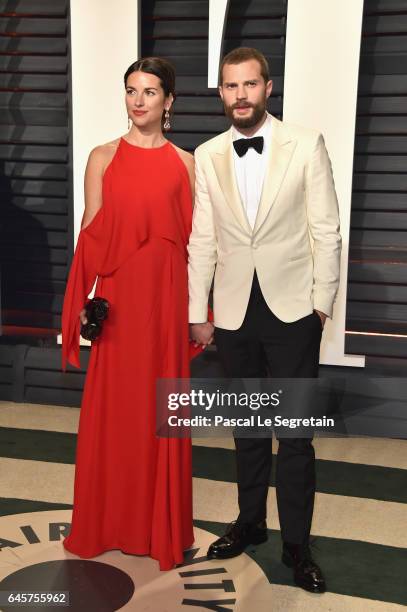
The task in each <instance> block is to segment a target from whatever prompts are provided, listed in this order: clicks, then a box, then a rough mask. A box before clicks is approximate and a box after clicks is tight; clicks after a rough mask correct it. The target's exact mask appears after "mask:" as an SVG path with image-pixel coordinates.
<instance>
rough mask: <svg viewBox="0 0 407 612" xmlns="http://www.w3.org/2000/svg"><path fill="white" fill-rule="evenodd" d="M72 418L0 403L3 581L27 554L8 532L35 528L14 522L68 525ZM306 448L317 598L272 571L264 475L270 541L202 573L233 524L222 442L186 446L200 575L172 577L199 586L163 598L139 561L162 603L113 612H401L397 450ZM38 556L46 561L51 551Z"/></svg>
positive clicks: (406, 491)
mask: <svg viewBox="0 0 407 612" xmlns="http://www.w3.org/2000/svg"><path fill="white" fill-rule="evenodd" d="M78 415H79V410H78V409H76V408H64V407H60V406H41V405H35V404H12V403H9V402H0V495H1V498H0V529H1V532H0V538H1V539H0V546H1V555H0V563H1V562H3V565H2V566H1V567H3V573H2V574H1V576H2V577H4V576H5V575H7V573H10V571H11V569H12V568H14V569H15V567H17V565H18V563H20V564H21V563H22V559H23V558H24V557H27V555H28V553H24V554H23V552H24V550H25V549H26V548H27V546H25V547H24V546H21V547H19V546H14V547H13V546H12V545H11V546H10V544H8V542H10V541H11V542H13V541H14V542H16V540H17V536H16V525H17V523H16V521H17V522H18V521H20V523H21V519H22V518H23V519H27V520H23V521H22V523H23V524H28V523H27V521H28V519H30V520H31V521H34V522H35V518H36V517H40V514H26V515H25V517H18V516H17V517H16V516H15V515H19V514H20V513H44V517H46V516H48V515H47V514H46V513H47V512H48V513H51V514H49V516H53V514H52V511H54V512H56V514H55V516H59V515H58V512H61V511H64V512H61V514H60V516H63V517H65V520H69V516H70V513H69V509H70V508H71V504H72V492H73V475H74V456H75V444H76V430H77V423H78ZM314 446H315V450H316V456H317V488H318V492H317V496H316V503H315V512H314V520H313V526H312V536H313V542H312V546H313V550H314V554H315V557H316V558H317V559H318V561H319V562H320V565H321V566H322V567H323V569H324V572H325V574H326V578H327V584H328V592H327V593H325V594H324V595H316V596H315V595H311V594H308V593H306V592H304V591H302V590H300V589H298V588H295V587H294V586H293V583H292V578H291V572H290V570H288V569H287V568H285V567H284V566H283V565H282V564H281V563H280V551H281V543H280V533H279V525H278V519H277V511H276V501H275V489H274V486H273V484H274V475H273V480H272V483H271V486H270V490H269V496H268V527H269V530H270V534H269V536H270V537H269V541H268V542H267V543H266V544H263V545H262V546H258V547H257V548H256V549H253V550H249V551H248V554H247V555H243V556H242V557H241V559H240V560H239V561H233V560H230V561H228V562H225V563H224V568H222V569H219V568H218V569H213V567H214V566H213V565H212V566H211V565H210V563H209V564H208V563H206V564H205V561H204V558H203V557H202V555H203V553H204V550H203V547H205V546H206V545H207V543H208V542H210V541H211V539H213V538H212V536H211V533H212V534H221V533H222V532H223V529H224V523H227V522H229V521H231V520H233V519H234V518H236V515H237V505H236V486H235V480H236V476H235V466H234V452H233V442H232V440H220V439H205V440H204V439H200V440H194V448H193V470H194V517H195V525H196V527H197V533H199V537H198V538H197V542H198V546H202V550H200V551H199V553H198V555H201V557H199V559H200V561H199V559H198V557H196V558H195V561H193V563H192V562H191V563H192V564H190V566H189V567H186V569H188V570H190V569H191V568H194V567H195V568H198V567H199V568H200V567H201V565H199V563H201V564H203V565H202V567H205V569H204V570H200V571H199V572H197V571H195V573H194V572H192V573H191V572H189V573H188V572H181V571H178V573H177V576H178V577H179V576H181V577H183V579H186V578H185V576H187V577H188V576H189V577H190V578H191V580H192V579H193V580H196V579H197V576H201V577H200V578H199V579H200V580H201V582H200V583H199V584H198V583H196V584H195V585H194V586H193V587H191V586H189V587H187V586H185V585H184V586H183V587H182V588H181V587H180V585H178V586H175V582H174V584H172V583H171V582H168V584H167V586H166V587H165V588H164V587H163V584H164V582H165V581H170V577H165V578H164V577H163V575H162V573H161V574H160V573H159V572H158V571H157V570H156V567H155V565H154V563H155V562H151V563H150V562H149V561H148V560H146V559H143V558H142V559H139V558H138V559H137V564H138V565H137V567H140V568H141V570H140V571H141V572H143V571H144V570H143V567H144V568H145V569H146V568H147V566H148V571H149V572H152V573H153V574H154V572H156V580H158V578H159V579H160V580H161V582H160V583H159V584H160V588H159V590H160V592H161V593H162V595H161V596H162V599H160V602H161V603H158V600H157V603H156V604H155V607H153V608H152V607H151V601H152V599H151V597H150V598H149V597H147V596H145V597H144V599H139V600H137V601H138V603H129V604H127V605H126V606H125V607H123V609H126V610H127V609H128V610H154V612H164V611H167V610H168V611H169V612H173V611H174V610H183V611H186V610H188V609H190V610H198V609H201V610H204V609H211V610H212V609H213V610H231V611H233V612H235V611H239V612H240V611H242V612H251V611H252V609H253V608H254V607H255V608H256V610H259V611H260V610H263V609H264V610H268V611H270V610H272V612H279V611H283V610H284V612H286V611H289V612H295V611H297V610H305V609H311V610H313V612H314V611H315V612H316V611H319V610H323V611H335V612H336V611H337V612H339V611H341V612H342V611H345V610H349V611H352V612H353V611H358V610H363V611H365V610H369V611H374V612H376V611H383V612H385V611H386V612H387V611H389V612H390V611H393V610H401V609H404V608H405V606H406V605H407V585H406V576H407V550H406V549H407V529H406V525H407V452H406V449H407V443H406V442H404V441H401V440H389V439H371V438H364V439H359V438H358V439H356V438H353V439H339V438H338V439H329V438H324V439H321V438H320V439H317V440H315V442H314ZM273 452H276V451H275V449H274V451H273ZM66 517H68V519H66ZM30 524H31V523H30ZM19 529H20V531H21V527H19ZM26 532H27V530H26ZM26 532H24V533H25V538H26V540H27V533H26ZM208 532H210V533H208ZM32 533H35V530H32ZM32 537H33V536H32ZM13 538H14V540H13ZM20 540H21V534H20ZM26 540H25V542H26ZM17 543H18V542H17ZM199 543H200V544H199ZM48 545H49V549H48V550H49V551H51V544H49V543H48ZM31 546H32V547H31V548H30V551H31V552H30V554H31V555H32V554H33V552H34V549H35V552H36V555H37V557H35V558H38V559H40V558H42V557H41V555H40V552H41V551H40V545H39V543H38V542H32V543H31ZM35 547H36V548H35ZM52 547H53V548H52V554H53V555H54V557H53V558H56V557H55V555H58V554H59V552H60V550H61V549H62V546H61V545H60V543H58V542H57V543H52ZM37 549H38V550H37ZM58 551H59V552H58ZM41 554H43V553H41ZM112 554H113V553H112ZM114 554H115V555H116V556H115V559H116V560H117V561H115V563H116V562H117V563H119V560H120V558H123V557H124V555H122V554H121V553H119V552H117V553H114ZM194 554H195V553H194ZM13 555H14V556H13ZM38 555H40V556H38ZM127 557H128V556H127ZM17 558H18V563H17V561H16V559H17ZM27 558H28V557H27ZM32 558H33V559H34V557H32ZM100 558H102V557H100ZM112 558H113V557H112ZM108 562H109V561H108ZM131 562H132V558H131V557H130V558H127V560H126V563H127V566H126V567H128V564H129V563H131ZM13 563H14V565H13ZM194 563H195V565H194ZM7 564H9V566H8V567H9V569H8V570H7V571H6V569H5V568H7ZM143 564H144V565H143ZM239 564H240V565H239ZM242 564H243V565H242ZM211 567H212V569H211ZM146 571H147V570H146ZM175 572H177V570H174V572H173V573H175ZM219 572H229V574H230V575H232V576H233V580H234V587H233V588H232V593H228V592H227V589H226V587H225V590H224V591H223V592H222V596H221V597H220V596H219V592H218V595H217V597H218V599H216V600H215V599H213V593H212V591H210V588H212V590H214V591H216V588H215V586H216V584H215V583H216V580H217V581H219V577H217V578H216V580H215V578H213V579H212V580H211V583H210V584H209V585H206V586H204V585H203V583H202V576H205V575H207V576H208V575H212V574H218V573H219ZM174 575H175V574H174ZM256 576H257V578H256ZM249 577H250V579H249ZM253 581H254V583H253ZM256 581H257V582H256ZM146 584H147V583H146ZM149 584H150V582H149ZM155 584H156V583H155ZM171 584H172V586H171ZM236 585H238V588H237V586H236ZM255 585H256V586H255ZM150 586H151V584H150ZM181 586H182V585H181ZM156 587H157V584H156ZM145 588H147V587H145ZM205 588H206V590H205ZM217 588H218V589H219V587H217ZM177 589H178V591H179V593H180V597H179V598H178V599H177V598H175V599H174V600H173V602H172V603H171V601H170V600H171V598H170V597H169V593H170V592H174V593H175V590H177ZM180 589H181V591H182V593H181V591H180ZM182 589H184V590H182ZM185 589H186V590H185ZM208 589H209V590H208ZM0 590H1V584H0ZM178 591H177V593H178ZM210 593H212V594H211V596H210V597H209V596H208V595H209V594H210ZM140 597H141V591H140ZM134 601H135V600H134ZM209 601H211V602H212V603H208V602H209ZM143 602H144V603H143ZM148 602H150V603H148ZM169 602H170V603H169ZM202 602H206V603H202ZM213 602H215V603H213ZM216 602H217V603H216ZM220 602H222V603H220ZM14 609H16V608H14ZM116 609H118V608H116ZM95 610H96V608H95ZM84 612H91V611H90V610H89V609H87V610H86V611H85V610H84Z"/></svg>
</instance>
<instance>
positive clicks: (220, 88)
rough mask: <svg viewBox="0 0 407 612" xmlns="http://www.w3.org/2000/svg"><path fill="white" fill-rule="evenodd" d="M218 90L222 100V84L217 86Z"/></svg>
mask: <svg viewBox="0 0 407 612" xmlns="http://www.w3.org/2000/svg"><path fill="white" fill-rule="evenodd" d="M218 91H219V95H220V97H221V98H222V100H223V89H222V85H219V87H218Z"/></svg>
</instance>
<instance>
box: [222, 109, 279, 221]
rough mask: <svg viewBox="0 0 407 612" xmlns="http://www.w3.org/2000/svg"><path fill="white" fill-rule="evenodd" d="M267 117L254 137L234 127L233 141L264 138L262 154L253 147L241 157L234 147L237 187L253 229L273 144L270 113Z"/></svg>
mask: <svg viewBox="0 0 407 612" xmlns="http://www.w3.org/2000/svg"><path fill="white" fill-rule="evenodd" d="M266 115H267V116H266V120H265V122H264V123H263V125H262V126H261V128H260V129H258V130H257V132H256V133H255V134H252V136H245V135H244V134H242V133H241V132H239V131H238V130H237V129H236V128H235V127H234V126H233V127H232V140H238V139H239V138H254V137H255V136H256V137H257V136H263V138H264V147H263V151H262V153H261V154H259V153H257V151H256V150H255V149H253V147H250V149H248V151H247V153H246V154H245V155H243V156H242V157H239V155H238V154H237V153H236V151H235V149H234V147H233V159H234V162H235V173H236V180H237V186H238V188H239V192H240V197H241V198H242V203H243V206H244V207H245V211H246V215H247V218H248V220H249V223H250V225H251V227H252V229H253V228H254V224H255V221H256V215H257V210H258V208H259V204H260V197H261V192H262V189H263V183H264V177H265V175H266V168H267V160H268V158H269V151H270V144H271V142H270V138H271V123H272V121H271V116H270V115H269V113H266Z"/></svg>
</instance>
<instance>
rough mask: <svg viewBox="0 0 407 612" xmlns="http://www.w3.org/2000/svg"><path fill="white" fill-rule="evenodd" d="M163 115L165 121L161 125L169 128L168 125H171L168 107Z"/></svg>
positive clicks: (165, 128) (166, 128)
mask: <svg viewBox="0 0 407 612" xmlns="http://www.w3.org/2000/svg"><path fill="white" fill-rule="evenodd" d="M164 117H165V122H164V125H163V127H164V130H169V129H170V127H171V123H170V113H169V110H168V109H167V110H166V111H165V115H164Z"/></svg>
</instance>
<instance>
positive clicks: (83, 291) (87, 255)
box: [62, 230, 97, 372]
mask: <svg viewBox="0 0 407 612" xmlns="http://www.w3.org/2000/svg"><path fill="white" fill-rule="evenodd" d="M93 247H94V245H93V240H92V238H91V236H89V235H88V234H86V233H85V232H84V230H81V232H80V234H79V237H78V242H77V245H76V249H75V254H74V257H73V260H72V265H71V269H70V272H69V276H68V282H67V285H66V290H65V297H64V303H63V307H62V370H63V371H64V372H65V370H66V364H67V362H69V363H70V364H71V365H73V366H75V367H77V368H80V367H81V365H80V361H79V334H80V320H79V313H80V311H81V310H82V308H83V306H84V304H85V301H86V298H87V297H88V294H89V293H90V291H91V289H92V287H93V285H94V283H95V280H96V277H97V264H96V261H97V259H96V252H95V249H94V248H93Z"/></svg>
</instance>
